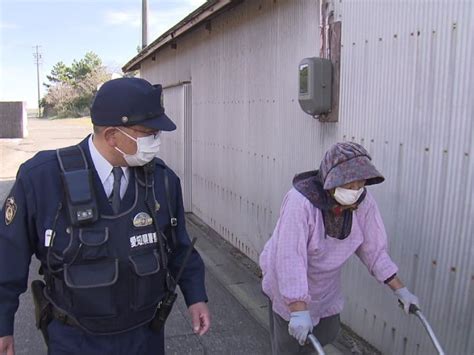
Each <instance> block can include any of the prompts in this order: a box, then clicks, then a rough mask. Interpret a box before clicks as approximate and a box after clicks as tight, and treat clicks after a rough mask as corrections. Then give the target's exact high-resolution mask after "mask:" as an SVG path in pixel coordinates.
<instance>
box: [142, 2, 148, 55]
mask: <svg viewBox="0 0 474 355" xmlns="http://www.w3.org/2000/svg"><path fill="white" fill-rule="evenodd" d="M147 45H148V0H142V49H143V48H145V47H146V46H147Z"/></svg>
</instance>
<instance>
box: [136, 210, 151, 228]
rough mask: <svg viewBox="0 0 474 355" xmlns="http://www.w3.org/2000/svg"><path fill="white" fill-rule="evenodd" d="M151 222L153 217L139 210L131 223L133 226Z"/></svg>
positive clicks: (141, 225) (146, 224)
mask: <svg viewBox="0 0 474 355" xmlns="http://www.w3.org/2000/svg"><path fill="white" fill-rule="evenodd" d="M152 223H153V219H152V218H151V217H150V215H149V214H148V213H146V212H140V213H138V214H137V215H136V216H135V217H133V225H134V226H135V227H146V226H149V225H151V224H152Z"/></svg>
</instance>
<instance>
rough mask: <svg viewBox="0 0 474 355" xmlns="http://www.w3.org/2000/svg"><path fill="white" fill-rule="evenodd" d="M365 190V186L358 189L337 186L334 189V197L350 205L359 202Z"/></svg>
mask: <svg viewBox="0 0 474 355" xmlns="http://www.w3.org/2000/svg"><path fill="white" fill-rule="evenodd" d="M363 192H364V188H363V187H361V188H360V189H358V190H351V189H345V188H342V187H336V190H335V191H334V199H335V200H336V201H337V202H339V203H340V204H341V205H343V206H350V205H353V204H355V203H356V202H357V200H358V199H359V197H360V196H361V195H362V193H363Z"/></svg>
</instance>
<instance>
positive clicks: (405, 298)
mask: <svg viewBox="0 0 474 355" xmlns="http://www.w3.org/2000/svg"><path fill="white" fill-rule="evenodd" d="M394 292H395V294H396V295H397V297H398V299H399V300H400V302H401V303H402V305H403V310H404V311H405V313H406V314H409V313H410V311H409V310H410V305H411V304H414V305H415V306H417V307H418V308H420V301H418V297H416V296H415V295H414V294H413V293H411V292H410V291H408V289H407V288H406V287H402V288H399V289H398V290H395V291H394Z"/></svg>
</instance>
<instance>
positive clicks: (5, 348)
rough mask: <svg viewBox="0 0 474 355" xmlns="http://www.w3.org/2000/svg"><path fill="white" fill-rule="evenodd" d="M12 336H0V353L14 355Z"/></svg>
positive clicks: (0, 354) (1, 354)
mask: <svg viewBox="0 0 474 355" xmlns="http://www.w3.org/2000/svg"><path fill="white" fill-rule="evenodd" d="M14 345H15V344H14V342H13V336H12V335H7V336H6V337H0V355H15V346H14Z"/></svg>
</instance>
